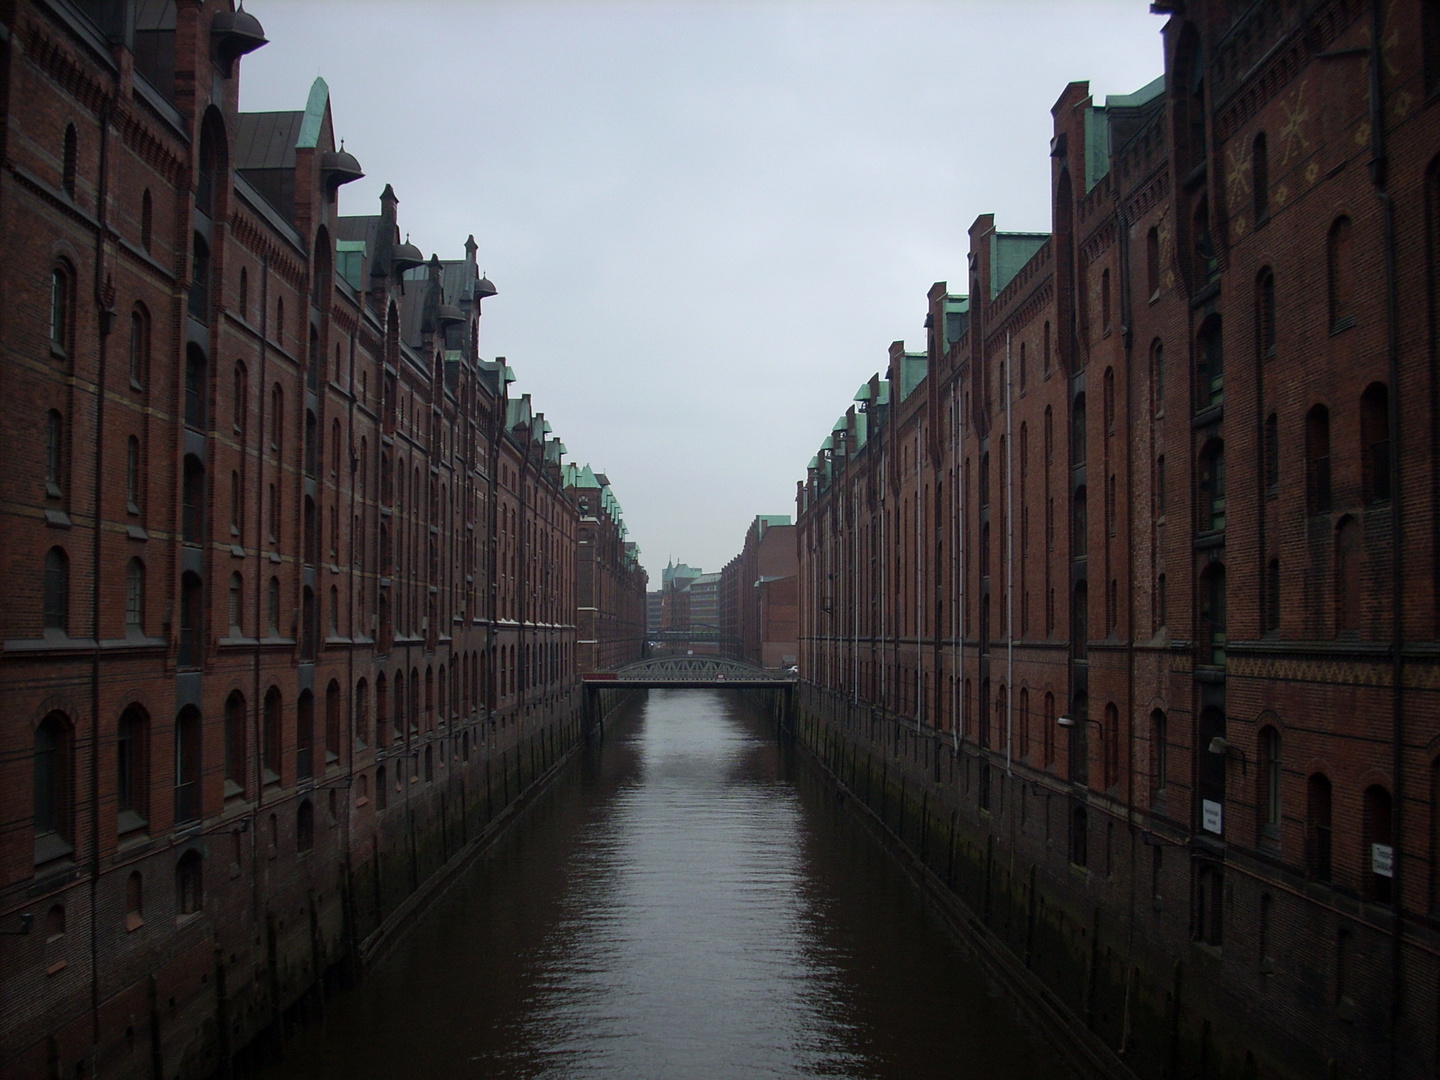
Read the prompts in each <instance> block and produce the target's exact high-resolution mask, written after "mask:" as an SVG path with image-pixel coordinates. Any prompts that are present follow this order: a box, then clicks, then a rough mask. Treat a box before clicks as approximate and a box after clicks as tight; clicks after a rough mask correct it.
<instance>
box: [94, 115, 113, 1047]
mask: <svg viewBox="0 0 1440 1080" xmlns="http://www.w3.org/2000/svg"><path fill="white" fill-rule="evenodd" d="M113 108H114V99H113V98H110V97H106V98H105V99H104V100H103V101H102V102H101V103H100V184H99V188H100V190H99V191H98V193H97V194H96V202H97V203H98V207H97V209H96V213H95V216H96V218H97V220H98V223H99V227H98V228H97V230H96V232H95V311H96V316H97V322H98V327H99V332H100V343H99V349H98V353H97V370H96V377H95V381H96V389H95V516H94V519H93V522H92V528H91V560H92V566H91V574H90V636H91V638H92V641H91V654H90V657H91V658H90V664H91V673H90V911H91V918H90V1023H91V1067H92V1068H94V1067H95V1066H96V1065H98V1063H99V1057H100V938H99V933H100V931H99V920H98V919H96V918H95V917H94V912H95V911H96V910H97V906H98V904H99V891H100V593H101V589H100V568H101V565H102V560H101V553H100V536H101V533H102V532H103V529H102V528H101V522H102V521H103V520H104V514H105V506H104V499H103V495H104V488H105V485H104V477H105V392H106V383H105V375H106V368H107V366H108V360H109V355H110V348H109V345H110V332H111V331H112V330H113V329H114V328H115V306H114V305H115V283H114V281H113V280H112V279H111V278H110V275H109V273H108V272H107V268H106V264H105V245H106V243H107V242H108V241H109V239H110V225H109V216H108V214H107V212H106V211H107V206H108V203H109V200H110V182H109V181H110V116H111V112H112V110H113Z"/></svg>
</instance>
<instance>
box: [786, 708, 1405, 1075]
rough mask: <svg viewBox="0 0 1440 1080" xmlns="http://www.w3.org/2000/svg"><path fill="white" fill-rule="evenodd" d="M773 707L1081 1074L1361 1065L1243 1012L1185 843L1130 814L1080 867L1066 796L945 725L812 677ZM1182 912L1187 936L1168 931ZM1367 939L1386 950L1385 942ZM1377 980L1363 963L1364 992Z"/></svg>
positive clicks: (1275, 1019) (1327, 1069)
mask: <svg viewBox="0 0 1440 1080" xmlns="http://www.w3.org/2000/svg"><path fill="white" fill-rule="evenodd" d="M770 715H771V716H772V718H774V719H775V720H776V721H777V726H778V729H779V731H780V732H781V734H782V736H793V738H794V739H795V741H796V742H797V743H798V744H799V745H800V746H802V747H803V748H804V749H805V750H806V751H807V752H808V753H809V754H810V755H812V756H813V757H814V759H815V760H816V761H817V762H818V763H819V765H820V766H821V767H822V768H823V769H824V770H825V771H826V772H827V773H828V775H829V776H830V778H831V779H832V780H833V782H834V783H835V784H836V785H837V787H838V788H839V789H840V790H841V791H842V792H844V793H845V794H846V795H848V796H849V797H851V798H853V799H854V800H855V802H856V803H857V804H858V805H859V807H861V808H862V810H863V811H864V812H866V813H867V814H868V815H869V816H870V817H871V818H872V819H873V821H874V822H875V823H877V825H878V826H879V827H881V828H882V829H883V830H884V832H885V833H886V835H887V836H888V838H889V839H890V840H891V841H892V842H893V843H894V844H895V845H896V846H897V847H898V848H900V849H901V850H902V852H903V853H904V855H905V857H906V859H907V861H909V862H910V863H911V866H912V869H914V870H915V872H916V873H917V876H918V877H919V879H920V881H921V883H922V885H923V886H924V887H926V888H927V890H928V891H929V892H931V894H932V895H933V897H934V898H935V899H937V900H938V902H939V904H940V906H941V908H942V909H943V910H944V911H945V912H946V913H947V915H948V916H950V917H951V919H952V922H953V923H954V925H955V926H956V928H957V929H958V930H959V931H960V933H961V934H962V936H963V937H964V938H965V939H967V941H968V943H969V944H970V945H971V946H972V947H973V948H974V949H975V950H976V952H977V954H978V955H979V956H980V958H981V959H982V961H983V962H984V963H985V964H986V966H987V968H988V969H989V970H990V972H991V974H992V975H993V976H994V977H995V978H996V979H997V980H999V981H1000V982H1001V983H1002V984H1004V985H1005V986H1006V987H1007V988H1008V989H1009V991H1010V992H1011V993H1012V994H1013V995H1014V996H1015V998H1016V999H1017V1001H1018V1002H1019V1003H1020V1005H1021V1007H1022V1009H1023V1010H1024V1011H1025V1012H1026V1013H1027V1014H1028V1016H1029V1019H1030V1021H1031V1022H1032V1023H1035V1024H1036V1025H1037V1027H1038V1028H1039V1030H1040V1032H1041V1033H1042V1034H1043V1035H1044V1036H1046V1037H1047V1038H1048V1039H1049V1040H1050V1041H1052V1042H1054V1043H1055V1044H1056V1045H1057V1046H1058V1047H1059V1048H1060V1049H1061V1051H1062V1052H1064V1053H1065V1054H1066V1055H1067V1056H1068V1057H1069V1059H1070V1063H1071V1065H1072V1067H1074V1068H1076V1069H1077V1070H1078V1071H1080V1072H1081V1073H1082V1074H1084V1075H1089V1076H1093V1077H1097V1078H1098V1077H1125V1078H1138V1080H1151V1078H1153V1080H1161V1078H1165V1080H1181V1078H1187V1080H1188V1078H1194V1080H1200V1078H1210V1080H1218V1078H1232V1077H1233V1078H1235V1080H1246V1078H1255V1077H1273V1078H1276V1080H1290V1078H1296V1080H1299V1078H1302V1077H1304V1078H1311V1080H1318V1078H1327V1080H1328V1078H1335V1077H1342V1076H1348V1075H1355V1074H1352V1073H1350V1072H1349V1071H1347V1070H1344V1069H1341V1068H1339V1067H1338V1066H1337V1063H1336V1062H1335V1060H1334V1059H1331V1058H1327V1057H1325V1056H1322V1054H1321V1053H1320V1052H1319V1051H1318V1050H1317V1048H1316V1047H1314V1046H1311V1045H1307V1044H1305V1043H1304V1042H1302V1041H1301V1040H1300V1039H1299V1038H1297V1037H1295V1036H1294V1035H1292V1034H1290V1033H1289V1029H1288V1028H1287V1019H1288V1017H1287V1015H1286V1014H1285V1012H1284V1011H1283V1010H1282V1011H1277V1012H1276V1013H1274V1014H1270V1015H1262V1014H1260V1013H1256V1012H1254V1011H1252V1010H1249V1009H1247V1008H1245V1007H1244V1006H1243V1005H1242V1004H1241V1003H1240V1001H1239V999H1238V996H1237V995H1236V994H1235V993H1234V987H1233V986H1229V985H1227V984H1226V982H1225V979H1224V977H1223V973H1222V963H1221V960H1222V954H1221V951H1220V950H1219V949H1217V948H1214V947H1211V946H1209V945H1206V944H1205V943H1203V942H1197V941H1191V940H1189V934H1188V932H1187V930H1188V926H1187V920H1186V909H1187V906H1188V905H1187V897H1186V896H1185V895H1184V893H1183V888H1184V886H1183V885H1182V884H1179V883H1180V882H1183V881H1184V879H1185V875H1186V874H1187V873H1188V871H1187V869H1186V868H1185V865H1184V864H1185V863H1186V862H1187V861H1188V858H1187V853H1186V852H1184V851H1182V850H1180V849H1178V848H1174V847H1173V846H1172V847H1171V848H1170V849H1169V850H1167V851H1165V852H1164V854H1163V855H1162V856H1160V857H1157V856H1156V855H1155V854H1154V853H1155V852H1156V851H1159V850H1161V849H1160V848H1158V847H1156V846H1155V845H1156V843H1157V841H1156V840H1155V838H1154V837H1152V836H1150V835H1148V834H1146V833H1145V832H1143V831H1142V830H1140V829H1138V828H1136V829H1126V828H1125V827H1124V825H1123V822H1122V823H1118V824H1112V825H1110V826H1108V827H1106V828H1105V829H1103V831H1102V832H1100V833H1099V836H1100V837H1101V838H1102V839H1101V841H1100V842H1101V845H1102V847H1101V850H1099V851H1094V852H1092V853H1091V855H1090V859H1089V863H1090V865H1089V867H1088V868H1081V867H1078V866H1075V865H1073V864H1071V863H1070V861H1069V858H1068V855H1067V841H1068V837H1067V835H1066V831H1065V830H1066V823H1067V821H1068V819H1069V809H1070V807H1069V802H1070V792H1069V791H1068V789H1066V788H1056V787H1053V786H1051V785H1049V784H1047V783H1045V782H1043V781H1042V782H1039V783H1038V784H1037V783H1035V782H1032V781H1031V780H1028V779H1022V778H1021V777H1020V776H1019V775H1014V776H1007V775H1006V772H1005V770H1004V767H1003V765H995V764H993V763H992V762H991V761H990V759H989V754H988V752H986V751H978V752H977V749H976V748H975V747H974V746H973V745H972V744H961V745H960V746H959V747H958V748H957V746H956V744H955V743H954V742H953V741H952V736H951V735H950V734H949V733H945V732H937V731H935V729H933V728H930V727H921V728H917V726H916V724H915V722H914V720H912V719H907V718H904V717H899V716H896V715H895V714H893V713H890V712H888V711H886V710H883V709H879V708H872V707H870V706H869V705H867V704H865V703H859V704H855V703H852V702H851V701H850V700H849V698H848V697H846V696H845V695H842V694H836V693H833V692H828V691H826V690H824V689H822V688H818V687H816V686H814V685H813V684H805V683H802V684H801V685H800V686H799V687H798V689H797V702H796V707H795V709H794V711H793V714H792V715H790V716H787V715H786V714H785V711H784V710H782V709H779V708H775V709H772V710H771V712H770ZM987 772H988V777H987V776H986V773H987ZM1092 843H1094V841H1093V840H1092ZM1172 883H1174V884H1176V886H1177V887H1178V888H1180V889H1181V890H1182V891H1181V892H1180V893H1178V894H1177V893H1175V892H1173V891H1172V890H1171V889H1170V888H1169V887H1168V886H1169V885H1170V884H1172ZM1177 917H1178V919H1179V932H1178V934H1177V933H1174V932H1170V930H1173V928H1169V930H1167V928H1168V927H1169V924H1171V923H1174V922H1175V920H1176V918H1177ZM1296 932H1297V933H1302V934H1303V932H1304V931H1303V928H1299V927H1297V928H1296ZM1356 945H1357V951H1359V952H1362V953H1365V954H1367V955H1370V956H1374V957H1383V956H1384V955H1385V953H1384V951H1383V947H1384V943H1383V942H1382V941H1380V940H1378V938H1377V939H1376V940H1366V941H1360V942H1357V943H1356ZM1380 974H1381V975H1383V972H1381V973H1380ZM1269 977H1270V976H1269V975H1267V973H1265V972H1263V971H1257V973H1256V975H1255V978H1256V979H1257V980H1259V981H1262V982H1263V981H1265V980H1266V979H1267V978H1269ZM1375 977H1378V976H1377V975H1375V974H1373V973H1367V972H1365V971H1360V972H1357V973H1356V979H1357V981H1360V982H1361V984H1362V985H1363V984H1364V983H1366V982H1369V981H1370V980H1371V979H1372V978H1375ZM1316 992H1317V993H1323V992H1324V991H1323V989H1318V988H1317V991H1316ZM1352 1023H1353V1021H1352ZM1360 1034H1361V1035H1362V1036H1364V1035H1365V1033H1364V1032H1361V1033H1360Z"/></svg>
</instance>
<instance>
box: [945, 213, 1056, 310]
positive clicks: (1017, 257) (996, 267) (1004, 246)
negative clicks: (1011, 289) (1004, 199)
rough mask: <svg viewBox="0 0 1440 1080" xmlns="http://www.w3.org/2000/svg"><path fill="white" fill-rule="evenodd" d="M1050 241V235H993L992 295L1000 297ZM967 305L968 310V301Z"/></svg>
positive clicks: (991, 241) (991, 246) (999, 233)
mask: <svg viewBox="0 0 1440 1080" xmlns="http://www.w3.org/2000/svg"><path fill="white" fill-rule="evenodd" d="M1049 239H1050V234H1049V233H1002V232H994V233H991V234H990V295H991V296H997V295H999V293H1000V290H1001V289H1003V288H1005V286H1006V285H1009V284H1010V282H1012V281H1014V280H1015V275H1016V274H1018V273H1020V271H1021V269H1023V268H1024V266H1025V264H1026V263H1027V262H1029V261H1030V260H1031V258H1032V257H1033V256H1034V255H1035V253H1036V252H1037V251H1039V250H1040V248H1041V247H1042V246H1043V245H1044V243H1045V241H1046V240H1049ZM966 304H967V308H968V304H969V301H968V300H967V301H966Z"/></svg>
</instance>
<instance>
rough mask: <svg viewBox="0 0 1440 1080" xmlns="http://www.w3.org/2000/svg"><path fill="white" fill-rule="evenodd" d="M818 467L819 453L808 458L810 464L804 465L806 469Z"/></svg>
mask: <svg viewBox="0 0 1440 1080" xmlns="http://www.w3.org/2000/svg"><path fill="white" fill-rule="evenodd" d="M819 467H820V455H819V454H816V455H815V456H814V457H812V458H811V459H810V464H809V465H806V466H805V468H807V469H818V468H819Z"/></svg>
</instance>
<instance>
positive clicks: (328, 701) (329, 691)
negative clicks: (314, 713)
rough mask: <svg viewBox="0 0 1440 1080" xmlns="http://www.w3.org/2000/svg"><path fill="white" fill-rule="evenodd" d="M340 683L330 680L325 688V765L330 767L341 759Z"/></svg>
mask: <svg viewBox="0 0 1440 1080" xmlns="http://www.w3.org/2000/svg"><path fill="white" fill-rule="evenodd" d="M340 708H341V701H340V684H339V683H338V682H337V681H336V680H334V679H331V680H330V685H329V686H328V687H326V689H325V765H326V767H327V768H328V767H329V766H331V765H334V764H336V763H337V762H338V761H339V760H340Z"/></svg>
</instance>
